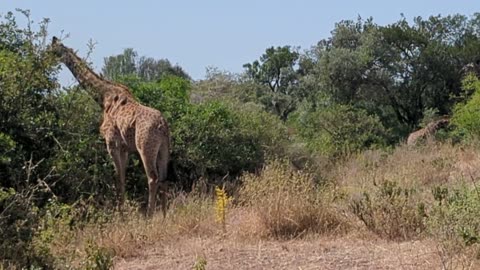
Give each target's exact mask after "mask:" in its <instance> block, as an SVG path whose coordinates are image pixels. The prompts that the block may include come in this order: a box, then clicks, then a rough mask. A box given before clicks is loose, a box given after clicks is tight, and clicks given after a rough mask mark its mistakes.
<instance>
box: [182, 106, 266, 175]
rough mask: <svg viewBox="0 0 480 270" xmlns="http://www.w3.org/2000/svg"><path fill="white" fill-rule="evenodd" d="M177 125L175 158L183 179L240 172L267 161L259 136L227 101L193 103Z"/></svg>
mask: <svg viewBox="0 0 480 270" xmlns="http://www.w3.org/2000/svg"><path fill="white" fill-rule="evenodd" d="M173 126H174V128H173V132H172V136H173V142H174V145H173V158H174V162H175V167H176V168H175V171H176V172H177V174H180V175H181V179H190V180H195V179H197V178H199V177H201V176H212V177H215V176H225V175H227V174H231V175H236V174H239V173H240V172H241V171H243V170H252V169H254V168H255V167H256V166H258V164H261V162H262V160H263V152H262V148H261V146H260V144H259V138H257V137H255V136H253V134H250V133H248V132H247V130H246V129H244V127H242V125H241V121H240V118H239V117H238V115H237V114H236V112H234V111H233V110H231V109H230V108H229V107H228V106H226V105H224V104H221V103H218V102H210V103H205V104H199V105H192V106H191V107H190V109H189V110H188V112H187V113H186V114H185V115H184V116H183V117H182V118H181V119H179V120H178V121H177V123H175V124H173Z"/></svg>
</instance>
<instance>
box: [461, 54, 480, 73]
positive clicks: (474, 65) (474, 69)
mask: <svg viewBox="0 0 480 270" xmlns="http://www.w3.org/2000/svg"><path fill="white" fill-rule="evenodd" d="M462 72H463V74H465V75H466V74H468V73H473V74H475V75H476V76H477V77H479V76H480V58H477V59H476V60H475V61H474V62H471V63H468V64H467V65H465V66H464V67H463V68H462Z"/></svg>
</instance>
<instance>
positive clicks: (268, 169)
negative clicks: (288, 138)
mask: <svg viewBox="0 0 480 270" xmlns="http://www.w3.org/2000/svg"><path fill="white" fill-rule="evenodd" d="M241 181H242V183H243V185H242V187H241V189H240V195H239V198H240V202H241V203H243V204H245V205H246V206H247V207H249V208H251V209H253V210H254V211H255V212H256V214H257V215H259V218H260V221H261V224H262V225H263V226H264V229H265V234H266V236H271V237H274V238H292V237H297V236H299V235H302V234H304V233H308V232H315V233H326V232H333V231H337V230H339V229H340V228H342V227H344V226H345V225H346V222H345V220H344V218H343V216H342V215H341V214H339V213H338V212H337V211H335V209H334V207H333V203H332V200H333V198H332V197H333V193H330V194H329V193H328V191H327V188H326V187H320V186H319V185H317V184H316V183H315V182H314V177H313V175H312V174H310V173H306V172H304V171H297V170H294V169H292V168H291V166H290V165H289V164H288V163H287V162H283V161H272V162H270V163H268V164H267V165H266V166H264V168H263V170H262V172H261V173H260V174H258V175H257V174H245V175H244V176H242V177H241Z"/></svg>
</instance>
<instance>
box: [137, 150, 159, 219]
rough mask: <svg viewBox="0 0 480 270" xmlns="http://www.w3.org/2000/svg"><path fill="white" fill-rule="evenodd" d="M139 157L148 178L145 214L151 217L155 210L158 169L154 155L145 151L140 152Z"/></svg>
mask: <svg viewBox="0 0 480 270" xmlns="http://www.w3.org/2000/svg"><path fill="white" fill-rule="evenodd" d="M140 157H141V159H142V162H143V166H144V167H145V173H146V174H147V179H148V205H147V216H148V217H151V216H152V215H153V213H154V212H155V208H156V197H157V189H158V171H157V164H156V157H155V158H153V157H152V156H150V155H148V154H147V153H144V152H143V153H142V152H141V153H140Z"/></svg>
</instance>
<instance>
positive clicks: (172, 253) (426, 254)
mask: <svg viewBox="0 0 480 270" xmlns="http://www.w3.org/2000/svg"><path fill="white" fill-rule="evenodd" d="M198 258H204V259H205V260H206V261H207V265H206V269H209V270H214V269H302V270H307V269H445V268H448V269H455V268H462V269H474V268H472V267H473V266H471V265H470V266H469V265H460V264H458V265H456V266H455V265H454V264H451V262H446V261H445V256H442V252H441V250H440V248H439V247H438V245H436V244H434V243H433V242H431V241H426V240H424V241H410V242H402V243H397V242H389V241H384V240H362V239H358V238H356V239H355V238H352V237H348V236H343V237H339V238H317V239H311V240H304V239H303V240H292V241H260V240H258V241H248V242H246V241H233V240H231V239H223V240H221V239H202V238H185V239H176V240H174V241H169V243H168V244H167V243H165V244H162V243H158V245H156V246H153V247H150V248H148V249H146V250H145V251H144V252H141V255H140V256H137V257H134V258H128V259H118V260H117V261H116V267H115V269H150V270H153V269H193V265H194V264H195V262H196V261H197V260H198ZM457 263H458V262H457Z"/></svg>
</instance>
